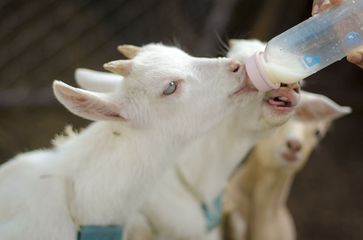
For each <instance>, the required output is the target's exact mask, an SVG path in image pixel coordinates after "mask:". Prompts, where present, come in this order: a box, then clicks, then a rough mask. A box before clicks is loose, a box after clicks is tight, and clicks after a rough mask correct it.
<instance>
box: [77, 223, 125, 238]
mask: <svg viewBox="0 0 363 240" xmlns="http://www.w3.org/2000/svg"><path fill="white" fill-rule="evenodd" d="M122 235H123V228H122V227H121V226H118V225H114V226H93V225H89V226H81V227H80V229H79V232H78V236H77V240H122Z"/></svg>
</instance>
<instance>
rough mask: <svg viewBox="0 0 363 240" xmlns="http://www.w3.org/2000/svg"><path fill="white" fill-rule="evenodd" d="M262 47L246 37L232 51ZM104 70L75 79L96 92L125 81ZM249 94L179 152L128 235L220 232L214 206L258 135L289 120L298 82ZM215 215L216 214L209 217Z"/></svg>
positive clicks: (173, 236)
mask: <svg viewBox="0 0 363 240" xmlns="http://www.w3.org/2000/svg"><path fill="white" fill-rule="evenodd" d="M261 47H263V44H262V43H261V42H258V41H246V42H243V43H242V44H240V45H238V46H235V47H234V48H232V49H231V53H232V52H235V51H241V49H242V53H240V54H238V56H236V57H235V58H236V59H237V60H239V61H241V62H243V61H244V60H245V59H246V58H247V57H248V56H250V55H252V54H253V53H254V52H255V51H256V50H258V48H261ZM231 53H230V54H231ZM100 74H101V75H100ZM102 74H103V75H102ZM105 74H106V73H99V72H92V71H90V70H85V69H79V70H78V71H77V72H76V80H77V82H78V83H79V84H80V85H81V86H82V87H84V88H86V89H93V90H95V91H97V90H100V91H102V90H105V89H106V91H107V90H110V89H112V88H113V87H112V84H109V83H110V82H112V81H114V84H115V85H117V84H118V82H120V81H123V80H122V79H119V78H115V76H113V75H112V74H106V75H105ZM102 79H105V80H104V83H105V84H102V81H103V80H102ZM106 85H107V87H105V86H106ZM246 95H248V98H247V97H246V99H245V101H244V102H242V103H241V104H240V105H239V108H238V109H237V110H236V111H235V112H234V113H232V115H229V116H228V117H227V118H226V119H224V120H223V122H222V123H220V124H218V126H216V127H214V128H213V129H212V130H210V131H209V132H207V133H206V134H205V135H203V136H201V137H199V138H197V139H195V140H194V141H193V142H191V143H189V144H188V145H187V146H186V147H185V149H183V151H182V152H181V153H180V155H179V156H173V157H175V158H177V165H176V167H175V168H174V169H171V170H169V171H168V172H167V174H166V175H165V176H163V177H162V179H161V182H160V183H159V185H158V187H157V188H156V189H155V191H154V192H153V194H152V195H151V196H150V197H149V198H148V200H147V202H146V203H145V204H144V206H143V207H142V210H141V211H140V214H138V215H136V216H134V221H133V223H132V224H129V226H128V228H127V229H128V231H127V232H128V239H133V240H134V239H140V240H141V239H153V238H156V239H201V238H205V237H209V236H214V235H215V234H216V232H217V231H212V230H214V227H215V226H216V225H217V224H218V223H219V221H218V220H219V219H218V214H219V210H221V209H215V205H216V203H217V204H218V201H219V199H220V194H221V193H222V191H223V189H224V186H225V185H226V183H227V180H228V178H229V176H230V174H231V173H232V171H233V169H234V168H235V167H236V166H237V165H238V163H239V162H240V159H241V158H242V157H243V156H244V155H245V154H246V153H247V152H248V151H249V149H250V148H252V146H253V145H254V144H255V143H256V142H257V140H258V139H260V138H261V137H262V136H264V135H266V134H269V132H270V131H272V129H273V128H274V127H276V126H279V125H281V124H283V123H284V122H286V121H287V120H288V119H289V117H290V116H291V115H292V112H293V109H294V106H296V104H297V103H298V99H299V86H298V85H297V84H293V85H289V86H283V87H281V88H280V89H277V90H273V91H270V92H268V93H260V92H256V91H250V92H249V93H248V94H246ZM213 214H215V215H217V216H210V215H213ZM209 232H212V233H211V234H209Z"/></svg>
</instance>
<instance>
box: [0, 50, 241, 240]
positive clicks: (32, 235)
mask: <svg viewBox="0 0 363 240" xmlns="http://www.w3.org/2000/svg"><path fill="white" fill-rule="evenodd" d="M125 48H127V49H128V50H130V49H132V51H131V52H132V53H134V55H136V56H135V58H134V59H132V60H118V61H114V62H110V63H108V64H106V65H105V68H106V69H108V70H110V71H113V72H115V73H119V74H122V75H124V76H125V79H124V81H123V82H122V83H120V84H119V85H117V86H116V88H115V89H114V91H113V92H111V93H96V92H91V91H86V90H82V89H77V88H73V87H70V86H68V85H66V84H64V83H62V82H59V81H55V82H54V84H53V87H54V93H55V95H56V97H57V99H58V100H59V101H60V102H61V103H62V104H64V105H65V106H66V107H67V108H68V109H69V110H70V111H71V112H73V113H74V114H76V115H78V116H81V117H84V118H86V119H90V120H96V121H97V122H95V123H93V124H91V125H90V126H89V127H88V128H86V129H85V130H84V131H82V132H81V133H80V134H79V135H77V136H75V137H72V138H70V139H69V140H67V141H66V142H64V143H63V144H61V145H59V146H57V147H55V148H54V149H49V150H38V151H32V152H28V153H24V154H20V155H18V156H16V157H15V158H14V159H11V160H10V161H9V162H7V163H5V164H4V165H3V166H2V167H1V168H0V239H1V240H24V239H27V240H58V239H59V240H74V239H75V238H76V234H77V231H78V230H79V227H80V226H87V225H100V226H107V225H121V226H122V225H124V224H125V223H126V221H127V219H128V218H129V217H130V216H131V215H132V214H133V213H134V212H135V211H136V210H137V209H138V208H139V207H140V206H141V204H142V203H143V201H144V200H145V196H147V195H148V194H149V193H150V191H151V190H152V189H153V187H154V185H155V182H156V181H157V179H159V178H160V175H161V174H162V173H163V172H164V171H165V170H166V169H167V167H168V166H169V165H171V163H172V162H173V160H174V157H171V156H175V155H176V154H177V152H178V149H180V148H181V147H182V146H183V144H184V143H186V142H187V141H189V140H191V139H192V138H194V137H195V136H197V135H199V134H202V133H204V132H205V131H207V130H208V129H209V128H210V127H212V126H213V125H215V124H217V123H218V122H219V121H221V120H222V119H223V118H224V117H225V116H226V115H228V114H229V113H230V112H232V111H233V110H234V109H235V108H236V106H237V105H238V103H239V102H241V101H243V99H244V96H243V88H244V87H245V86H246V81H244V80H245V79H243V74H242V68H241V67H240V64H239V63H238V62H237V61H235V60H230V59H205V58H194V57H191V56H189V55H188V54H186V53H184V52H183V51H181V50H179V49H177V48H173V47H165V46H162V45H159V44H150V45H146V46H144V47H142V48H136V47H134V48H131V47H130V46H126V47H125ZM241 89H242V90H241Z"/></svg>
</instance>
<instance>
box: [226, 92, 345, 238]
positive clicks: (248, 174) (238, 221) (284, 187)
mask: <svg viewBox="0 0 363 240" xmlns="http://www.w3.org/2000/svg"><path fill="white" fill-rule="evenodd" d="M350 112H351V109H350V108H349V107H342V106H339V105H337V104H336V103H335V102H333V101H332V100H330V99H329V98H327V97H325V96H322V95H318V94H312V93H306V92H305V93H304V94H302V99H301V103H300V104H299V105H298V106H297V108H296V114H295V116H294V117H293V118H292V119H291V120H289V121H288V122H287V123H286V124H284V125H283V126H282V127H280V128H278V129H277V131H276V132H275V133H273V134H272V135H270V136H268V137H266V138H265V139H263V140H261V141H260V142H259V143H258V144H257V145H256V146H255V148H254V149H253V151H252V152H251V153H250V154H249V156H248V158H247V159H246V163H245V165H244V166H242V167H241V168H240V169H239V170H238V171H237V172H236V173H235V174H234V175H233V177H232V179H231V180H230V183H229V185H228V187H227V190H226V194H225V199H224V211H225V218H224V223H225V224H224V229H223V232H224V234H223V235H224V239H225V240H227V239H228V240H230V239H243V240H266V239H268V240H294V239H296V232H295V227H294V223H293V220H292V217H291V214H290V212H289V211H288V209H287V206H286V202H287V198H288V195H289V192H290V188H291V185H292V182H293V179H294V176H295V175H296V173H297V172H298V171H299V170H300V169H301V168H302V167H303V166H304V164H305V163H306V161H307V160H308V158H309V156H310V154H311V152H312V151H313V150H314V148H315V147H316V146H317V144H318V143H319V141H320V140H321V139H322V138H323V137H324V135H325V133H326V132H327V130H328V129H329V127H330V125H331V123H332V122H333V121H334V120H336V119H337V118H339V117H342V116H344V115H346V114H348V113H350Z"/></svg>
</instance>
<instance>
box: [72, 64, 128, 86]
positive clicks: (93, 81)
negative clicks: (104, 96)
mask: <svg viewBox="0 0 363 240" xmlns="http://www.w3.org/2000/svg"><path fill="white" fill-rule="evenodd" d="M74 77H75V79H76V83H77V84H78V85H79V86H80V87H81V88H83V89H86V90H90V91H95V92H113V91H114V90H115V89H116V88H117V87H118V86H119V85H120V84H121V82H122V80H123V77H122V76H120V75H117V74H114V73H107V72H99V71H93V70H90V69H85V68H78V69H77V70H76V71H75V74H74Z"/></svg>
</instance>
